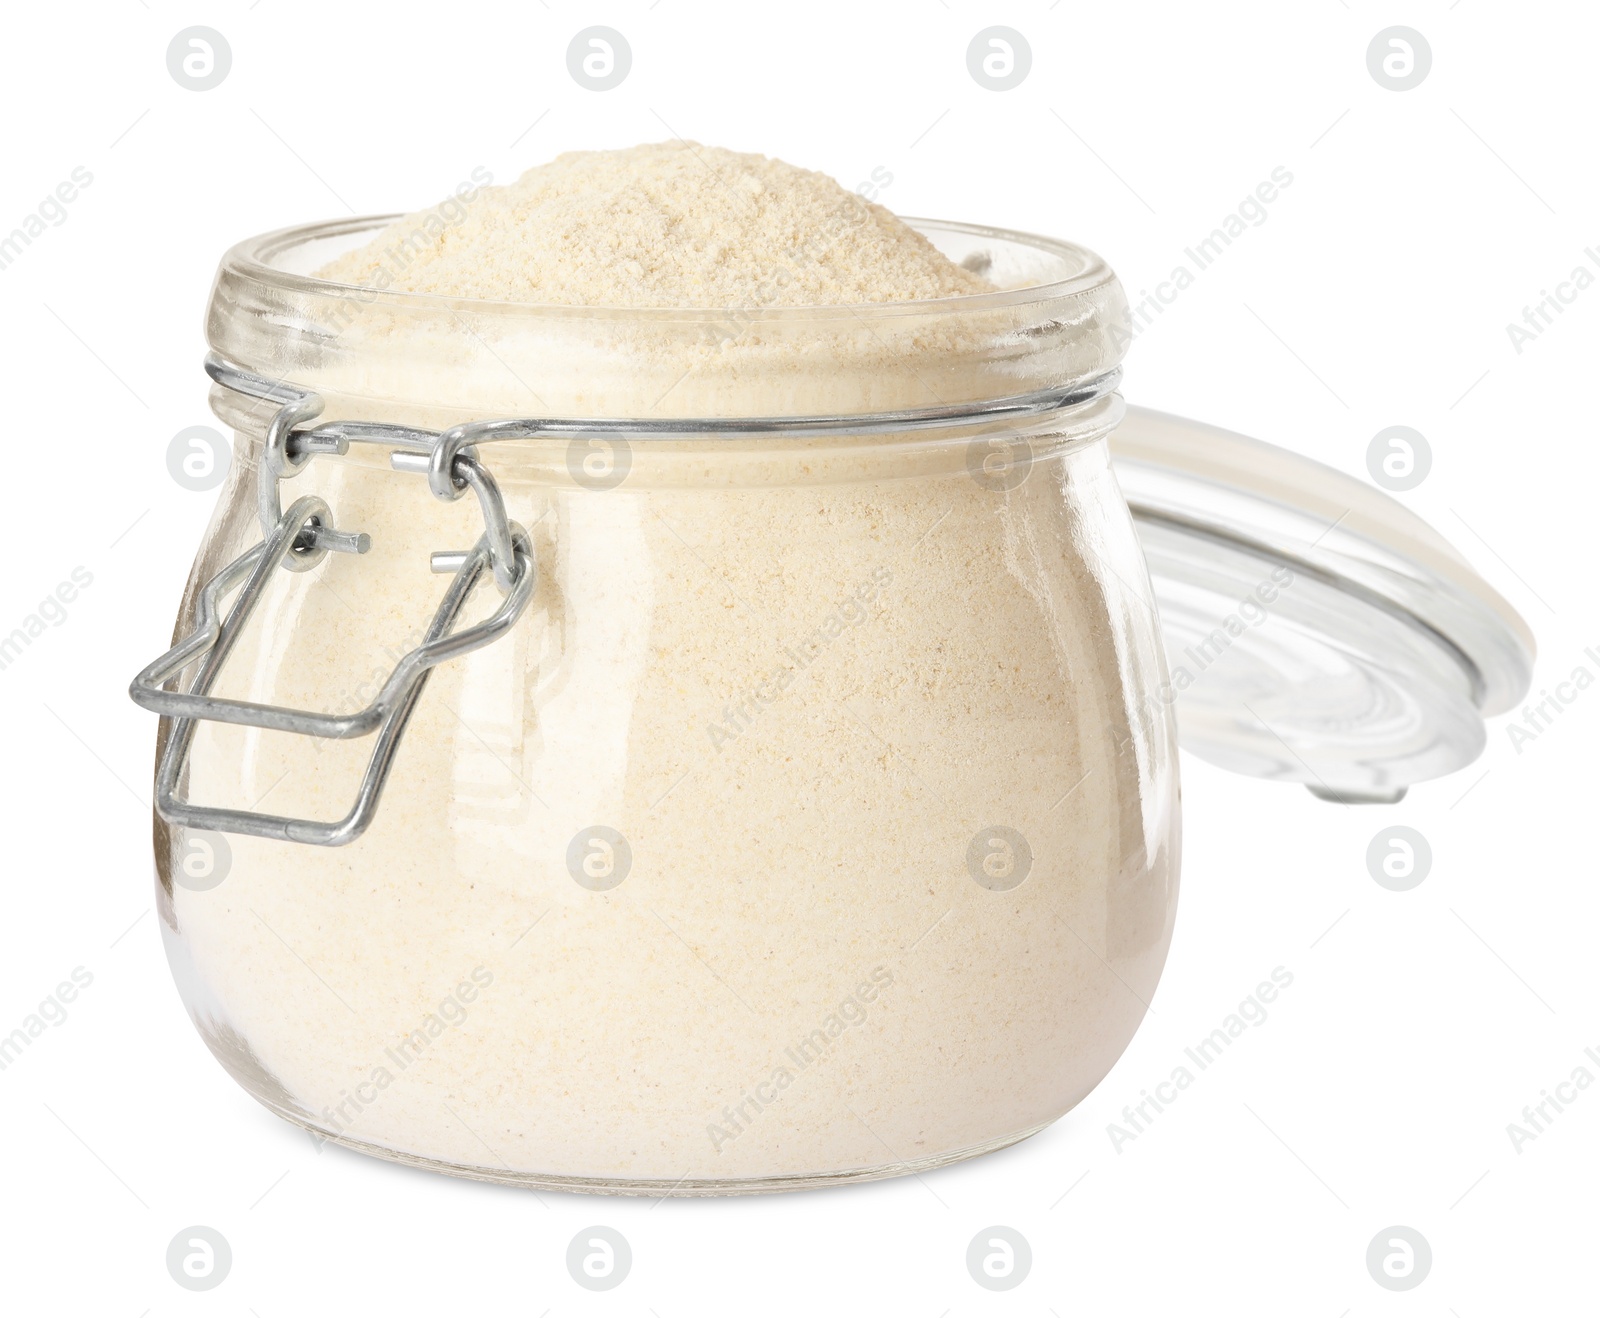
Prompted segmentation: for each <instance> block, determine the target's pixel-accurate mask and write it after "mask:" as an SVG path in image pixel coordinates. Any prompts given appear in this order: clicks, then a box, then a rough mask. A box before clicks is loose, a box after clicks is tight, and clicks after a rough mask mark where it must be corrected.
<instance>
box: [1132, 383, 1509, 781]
mask: <svg viewBox="0 0 1600 1318" xmlns="http://www.w3.org/2000/svg"><path fill="white" fill-rule="evenodd" d="M1111 451H1112V456H1113V462H1114V466H1115V469H1116V473H1117V479H1118V481H1119V482H1120V484H1121V486H1122V490H1123V494H1124V495H1125V496H1126V498H1127V500H1128V504H1129V507H1130V508H1131V509H1132V511H1133V516H1134V520H1135V523H1136V524H1137V526H1138V528H1139V536H1140V540H1141V541H1142V542H1143V545H1144V550H1145V557H1146V559H1147V560H1148V562H1149V566H1150V576H1151V581H1152V584H1153V586H1154V588H1155V595H1156V600H1157V602H1158V604H1159V607H1160V611H1161V626H1162V633H1163V637H1164V640H1165V644H1166V651H1167V662H1168V667H1169V668H1170V670H1171V671H1170V677H1169V682H1170V685H1169V686H1168V687H1167V688H1164V689H1163V691H1162V693H1161V697H1162V699H1164V700H1167V701H1170V702H1172V703H1173V704H1174V705H1175V707H1176V713H1177V722H1178V737H1179V741H1180V743H1181V744H1182V745H1183V746H1184V747H1185V749H1187V750H1190V751H1193V752H1194V753H1195V754H1196V755H1198V756H1200V757H1201V758H1202V759H1204V760H1208V761H1210V762H1211V763H1213V764H1216V765H1219V766H1221V767H1222V768H1225V769H1231V770H1234V771H1235V772H1237V773H1245V774H1251V775H1253V776H1255V777H1259V778H1272V779H1279V780H1282V781H1286V782H1298V783H1304V784H1305V785H1306V786H1307V787H1308V788H1310V790H1311V791H1312V792H1313V793H1314V794H1316V795H1317V796H1320V797H1323V798H1325V799H1328V800H1334V801H1342V802H1358V801H1397V800H1399V799H1400V797H1402V796H1403V795H1404V794H1405V791H1406V788H1407V787H1408V786H1410V784H1412V783H1414V782H1422V781H1424V780H1426V779H1430V778H1438V777H1441V776H1442V775H1444V774H1447V773H1451V772H1454V771H1455V770H1457V769H1460V768H1462V767H1463V766H1465V765H1467V764H1470V763H1471V762H1472V761H1473V760H1474V759H1476V758H1477V756H1478V754H1479V752H1481V751H1482V749H1483V746H1484V740H1485V734H1484V719H1485V718H1487V717H1490V716H1492V715H1495V714H1499V713H1503V712H1504V711H1506V710H1508V709H1510V708H1512V707H1514V706H1515V705H1516V704H1517V703H1518V702H1519V701H1520V700H1521V699H1522V697H1523V695H1524V694H1525V693H1526V691H1527V689H1528V685H1529V682H1530V680H1531V676H1532V668H1533V658H1534V642H1533V636H1532V634H1531V633H1530V632H1529V630H1528V627H1527V624H1526V623H1524V622H1523V621H1522V619H1521V618H1520V617H1519V616H1518V615H1517V613H1516V611H1515V610H1514V609H1512V607H1511V606H1510V605H1509V604H1508V603H1507V602H1506V601H1505V600H1504V599H1502V598H1501V597H1500V595H1498V594H1497V593H1496V592H1495V591H1494V589H1493V588H1492V587H1490V586H1489V584H1488V583H1487V582H1485V581H1484V580H1483V579H1482V578H1481V577H1480V576H1478V574H1477V573H1476V572H1474V571H1473V570H1472V568H1471V567H1470V566H1469V565H1468V564H1467V562H1466V560H1465V559H1463V558H1462V557H1461V555H1460V554H1459V553H1457V552H1456V550H1455V549H1454V548H1452V547H1451V546H1450V545H1449V544H1448V543H1446V541H1445V540H1444V539H1443V538H1442V537H1441V536H1440V535H1439V534H1438V533H1437V532H1436V531H1434V530H1433V528H1431V527H1430V526H1428V524H1427V523H1426V522H1424V521H1422V520H1421V519H1420V518H1419V517H1417V516H1416V515H1415V514H1414V513H1412V512H1410V511H1409V510H1408V509H1406V508H1405V507H1404V506H1403V505H1402V504H1400V503H1399V502H1397V501H1396V500H1394V499H1392V498H1390V497H1389V496H1388V495H1387V494H1385V493H1383V492H1382V491H1381V490H1378V489H1376V488H1374V487H1373V486H1370V485H1368V484H1366V483H1365V482H1362V481H1359V480H1356V479H1353V478H1352V477H1350V476H1346V475H1344V474H1343V473H1342V472H1338V471H1335V470H1333V469H1332V468H1331V467H1326V466H1323V465H1322V464H1321V463H1319V462H1313V461H1312V460H1311V459H1309V458H1303V457H1300V456H1298V455H1297V454H1294V453H1290V452H1288V451H1286V450H1284V449H1280V448H1277V447H1275V446H1273V445H1271V444H1264V443H1261V442H1260V441H1259V440H1254V439H1247V438H1246V437H1245V436H1243V435H1237V434H1234V433H1232V432H1231V431H1226V430H1221V429H1218V428H1217V427H1215V426H1209V425H1205V424H1204V423H1202V422H1198V421H1189V420H1186V419H1184V418H1182V417H1175V416H1168V415H1166V414H1164V413H1161V412H1153V411H1149V410H1148V409H1145V408H1140V407H1130V408H1128V412H1127V418H1126V419H1125V420H1124V421H1123V423H1122V424H1121V426H1120V427H1119V428H1118V429H1117V431H1116V433H1115V434H1114V435H1113V436H1112V439H1111Z"/></svg>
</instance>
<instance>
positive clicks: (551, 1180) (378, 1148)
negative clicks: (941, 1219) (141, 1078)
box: [257, 1098, 1055, 1199]
mask: <svg viewBox="0 0 1600 1318" xmlns="http://www.w3.org/2000/svg"><path fill="white" fill-rule="evenodd" d="M257 1101H258V1102H259V1101H260V1099H259V1098H258V1099H257ZM263 1106H264V1107H266V1108H267V1109H268V1110H269V1111H271V1112H273V1113H275V1114H276V1115H277V1116H280V1117H282V1118H283V1119H284V1120H285V1121H288V1122H290V1123H291V1124H293V1125H296V1126H299V1127H300V1128H301V1129H303V1130H306V1131H309V1132H310V1133H311V1135H313V1136H314V1137H315V1138H317V1139H319V1140H324V1141H326V1142H328V1143H330V1144H338V1145H341V1146H342V1147H344V1148H347V1149H352V1150H354V1151H355V1152H356V1153H364V1154H366V1155H367V1156H368V1157H370V1158H382V1159H384V1160H385V1161H386V1162H397V1163H400V1164H402V1165H404V1166H406V1167H416V1168H419V1169H420V1170H422V1171H429V1172H439V1173H441V1174H443V1175H445V1176H456V1177H460V1178H462V1179H464V1180H469V1181H487V1182H489V1183H491V1184H494V1185H514V1186H520V1187H521V1188H523V1189H525V1190H552V1191H560V1192H561V1193H564V1194H616V1195H637V1196H642V1197H646V1198H650V1199H668V1198H678V1199H685V1198H707V1197H710V1196H714V1195H734V1194H782V1193H785V1192H786V1191H791V1190H823V1189H827V1188H828V1187H829V1186H834V1185H849V1184H853V1183H854V1182H857V1181H883V1180H888V1179H889V1178H890V1177H894V1176H915V1175H918V1174H920V1173H922V1172H930V1171H936V1170H937V1169H938V1168H940V1167H948V1166H949V1165H950V1164H951V1163H956V1162H963V1161H965V1160H966V1159H968V1158H976V1157H979V1156H980V1155H982V1154H985V1153H996V1152H998V1151H999V1150H1001V1149H1005V1148H1009V1147H1010V1146H1011V1145H1013V1144H1020V1143H1021V1142H1022V1141H1023V1140H1025V1139H1027V1138H1028V1137H1029V1136H1030V1135H1037V1134H1038V1133H1039V1132H1040V1131H1041V1130H1043V1129H1044V1128H1045V1127H1046V1126H1049V1125H1051V1124H1053V1122H1054V1121H1055V1118H1054V1117H1052V1118H1051V1119H1050V1120H1049V1121H1042V1122H1040V1123H1039V1124H1038V1125H1037V1126H1032V1127H1030V1128H1029V1129H1027V1130H1023V1131H1018V1132H1017V1133H1016V1134H1013V1135H1005V1136H1002V1137H1001V1138H999V1139H995V1140H989V1141H987V1142H986V1143H983V1144H975V1145H972V1146H970V1147H968V1148H964V1149H957V1150H956V1151H955V1152H953V1153H945V1154H940V1155H939V1156H937V1157H933V1158H921V1159H919V1160H917V1161H916V1162H892V1163H883V1164H880V1165H878V1166H874V1167H861V1168H854V1169H852V1170H850V1171H842V1172H821V1173H817V1174H815V1175H809V1176H752V1177H747V1178H738V1179H735V1178H730V1179H727V1180H695V1179H691V1178H688V1177H685V1178H683V1179H681V1180H678V1181H657V1180H644V1179H640V1180H633V1179H630V1178H626V1177H615V1178H613V1177H587V1176H554V1175H548V1174H544V1173H540V1172H514V1171H511V1170H509V1169H505V1168H495V1167H474V1166H465V1165H462V1164H460V1163H453V1162H440V1161H439V1160H438V1159H435V1158H424V1157H420V1156H418V1155H417V1154H414V1153H402V1152H400V1151H399V1150H396V1149H388V1148H385V1147H384V1146H383V1145H381V1144H368V1143H366V1142H365V1141H363V1140H355V1139H350V1138H349V1137H348V1136H345V1135H335V1134H333V1133H332V1132H331V1131H328V1130H324V1129H322V1128H321V1127H320V1126H317V1125H316V1124H315V1123H313V1122H309V1121H307V1120H305V1118H304V1117H301V1116H299V1115H296V1114H294V1113H291V1112H286V1111H284V1110H283V1109H282V1108H280V1107H278V1106H276V1105H275V1104H272V1103H263Z"/></svg>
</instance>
